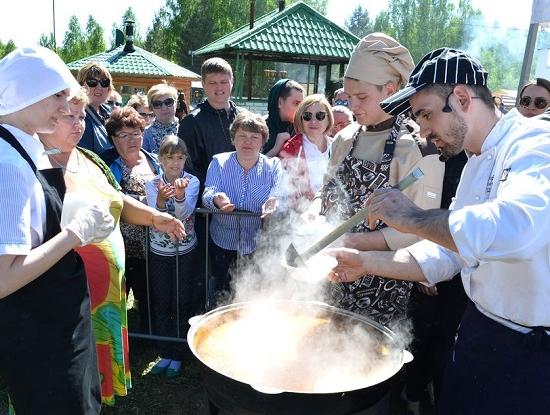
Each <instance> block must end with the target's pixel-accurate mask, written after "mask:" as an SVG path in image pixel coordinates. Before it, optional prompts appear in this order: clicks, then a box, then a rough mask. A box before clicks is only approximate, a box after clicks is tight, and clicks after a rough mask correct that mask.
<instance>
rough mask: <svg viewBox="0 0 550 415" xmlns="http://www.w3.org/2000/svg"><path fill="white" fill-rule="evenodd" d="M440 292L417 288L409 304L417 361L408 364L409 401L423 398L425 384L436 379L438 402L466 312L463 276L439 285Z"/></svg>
mask: <svg viewBox="0 0 550 415" xmlns="http://www.w3.org/2000/svg"><path fill="white" fill-rule="evenodd" d="M437 289H438V295H436V296H433V297H431V296H428V295H426V294H423V293H421V292H419V291H418V290H417V289H416V287H415V288H413V291H412V293H411V300H410V303H409V308H410V316H411V319H412V322H413V330H414V341H413V342H412V344H411V352H412V353H413V355H414V360H413V361H412V362H410V363H409V364H407V365H406V366H405V367H406V377H405V379H406V385H407V386H406V391H407V399H408V400H409V401H414V402H417V401H420V400H421V399H422V396H423V393H424V390H425V389H426V385H427V384H428V383H429V382H430V381H433V385H434V395H435V399H436V401H437V400H438V398H439V394H440V391H441V381H442V379H443V373H444V371H445V366H446V365H447V362H448V361H449V355H450V353H451V350H452V348H453V344H454V340H455V335H456V330H457V328H458V325H459V323H460V320H461V318H462V315H463V314H464V309H465V308H466V304H467V297H466V294H465V293H464V287H463V286H462V280H461V278H460V275H457V276H455V278H454V279H452V280H451V281H445V282H442V283H440V284H437Z"/></svg>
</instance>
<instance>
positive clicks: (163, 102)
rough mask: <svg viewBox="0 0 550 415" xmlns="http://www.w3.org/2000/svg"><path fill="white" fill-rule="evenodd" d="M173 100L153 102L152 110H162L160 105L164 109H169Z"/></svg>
mask: <svg viewBox="0 0 550 415" xmlns="http://www.w3.org/2000/svg"><path fill="white" fill-rule="evenodd" d="M174 102H175V101H174V98H166V99H165V100H164V101H153V108H154V109H156V110H158V109H160V108H162V105H163V104H164V105H165V106H166V107H171V106H172V105H174Z"/></svg>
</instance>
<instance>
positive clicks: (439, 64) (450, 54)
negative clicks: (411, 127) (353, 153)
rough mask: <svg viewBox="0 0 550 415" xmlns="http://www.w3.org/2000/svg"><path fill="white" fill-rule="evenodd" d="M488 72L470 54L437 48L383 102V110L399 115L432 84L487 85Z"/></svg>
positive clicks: (381, 104)
mask: <svg viewBox="0 0 550 415" xmlns="http://www.w3.org/2000/svg"><path fill="white" fill-rule="evenodd" d="M487 75H488V73H487V71H486V70H485V69H483V66H481V63H479V61H477V60H476V59H474V58H472V57H471V56H470V55H468V54H467V53H465V52H463V51H461V50H458V49H451V48H441V49H436V50H434V51H432V52H430V53H428V54H427V55H426V56H424V57H423V58H422V60H421V61H420V62H419V63H418V65H416V67H415V68H414V69H413V71H412V73H411V76H410V78H409V82H408V83H407V85H406V86H405V88H403V89H402V90H400V91H398V92H397V93H395V94H393V95H392V96H391V97H389V98H387V99H385V100H384V101H382V102H381V103H380V106H381V107H382V109H383V110H384V112H386V113H388V114H390V115H394V116H395V115H399V114H402V113H403V112H405V111H408V110H409V109H410V108H411V105H410V103H409V98H410V97H411V96H413V95H414V94H415V93H417V92H418V91H420V90H421V89H422V88H425V87H427V86H428V85H431V84H465V85H482V86H487Z"/></svg>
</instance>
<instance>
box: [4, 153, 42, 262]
mask: <svg viewBox="0 0 550 415" xmlns="http://www.w3.org/2000/svg"><path fill="white" fill-rule="evenodd" d="M21 160H22V162H21V163H20V164H26V163H27V162H26V161H25V160H23V159H21ZM21 167H24V166H18V165H17V164H15V163H6V162H2V163H0V195H2V197H1V200H2V220H1V222H0V255H27V254H28V253H29V251H30V250H31V248H32V247H33V246H35V245H37V244H38V243H39V242H40V241H37V240H36V239H37V238H38V236H41V233H40V235H38V233H39V232H38V228H37V229H33V223H32V222H33V221H32V220H31V212H32V209H33V208H34V209H35V210H36V207H35V206H32V205H33V198H32V196H33V193H34V192H35V191H38V192H41V191H42V188H41V187H40V184H38V185H37V186H36V183H38V182H37V180H36V178H35V176H34V175H33V176H30V175H29V174H27V172H25V171H23V170H22V168H21ZM29 171H30V169H29ZM35 222H36V221H35ZM39 223H41V221H40V222H37V223H35V224H34V225H35V226H39V225H38V224H39ZM33 234H34V235H33Z"/></svg>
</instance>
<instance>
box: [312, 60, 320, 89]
mask: <svg viewBox="0 0 550 415" xmlns="http://www.w3.org/2000/svg"><path fill="white" fill-rule="evenodd" d="M317 92H319V64H315V72H314V75H313V93H314V94H316V93H317Z"/></svg>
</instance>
